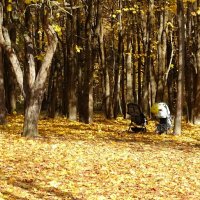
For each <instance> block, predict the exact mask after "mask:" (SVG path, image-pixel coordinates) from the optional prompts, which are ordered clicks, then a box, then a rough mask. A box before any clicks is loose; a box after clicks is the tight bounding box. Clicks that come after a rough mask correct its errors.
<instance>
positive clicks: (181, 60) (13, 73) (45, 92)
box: [0, 0, 200, 136]
mask: <svg viewBox="0 0 200 200" xmlns="http://www.w3.org/2000/svg"><path fill="white" fill-rule="evenodd" d="M199 4H200V3H199V0H190V1H189V0H188V1H186V0H184V1H183V0H177V1H173V0H171V1H164V0H163V1H162V0H161V1H153V0H149V1H134V0H133V1H129V0H118V1H109V0H105V1H100V0H90V1H87V0H85V1H84V0H82V1H80V0H75V1H50V0H46V1H39V0H32V1H31V0H25V1H20V0H18V1H12V0H5V1H2V3H1V28H0V30H1V40H0V43H1V59H0V61H1V62H0V66H1V68H0V69H1V90H0V91H1V92H0V94H1V103H0V105H1V110H2V111H1V113H2V114H1V115H2V118H4V116H5V113H6V110H7V111H8V113H13V112H14V111H16V110H17V109H18V105H22V106H23V105H24V115H25V121H24V128H23V135H24V136H28V135H29V136H31V135H32V136H34V135H37V134H38V130H37V129H38V128H37V124H38V119H39V113H40V111H41V110H42V111H45V112H46V113H47V115H48V116H49V117H54V116H55V115H56V113H60V114H63V115H64V116H67V118H68V119H70V120H79V121H81V122H85V123H91V122H92V120H93V113H94V110H101V111H102V110H103V112H104V114H105V116H106V118H108V119H111V118H116V117H117V116H118V114H119V113H121V114H123V116H124V117H125V118H126V105H127V103H128V102H135V103H138V104H139V105H140V106H141V107H142V109H143V111H144V112H145V113H146V115H148V116H149V117H151V113H150V108H151V106H152V104H153V103H154V102H159V101H164V102H166V103H167V104H168V105H169V107H170V110H171V111H172V113H173V114H174V115H175V126H174V133H175V134H179V133H181V118H182V116H186V118H187V120H188V121H189V122H192V123H194V124H199V121H200V120H199V119H200V106H199V103H198V102H199V101H200V99H199V98H200V89H199V87H200V84H199V82H200V75H199V69H200V61H199V59H200V53H199V52H200V48H199V46H200V29H199V18H200V8H199ZM182 111H183V112H182ZM2 121H4V120H2Z"/></svg>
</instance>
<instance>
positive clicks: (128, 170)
mask: <svg viewBox="0 0 200 200" xmlns="http://www.w3.org/2000/svg"><path fill="white" fill-rule="evenodd" d="M128 124H129V121H128V120H123V119H122V118H118V119H117V120H111V121H108V120H105V119H103V117H100V116H96V118H95V122H94V123H92V124H91V125H86V124H82V123H78V122H70V121H68V120H67V119H65V118H61V117H58V118H55V119H45V118H41V119H40V122H39V130H40V134H41V136H42V137H40V138H37V139H26V138H22V137H21V136H20V133H21V131H22V126H23V116H20V115H15V116H10V117H8V123H7V124H6V125H4V126H1V127H0V200H4V199H5V200H43V199H44V200H65V199H66V200H67V199H69V200H107V199H108V200H128V199H141V200H143V199H155V200H161V199H164V200H165V199H166V200H168V199H169V200H172V199H176V200H177V199H180V200H184V199H185V200H188V199H190V200H191V199H194V200H197V199H199V197H200V127H197V126H193V125H191V124H186V123H183V134H182V135H181V136H173V135H172V134H168V135H166V134H164V135H158V134H155V133H154V129H155V122H153V121H150V122H149V124H148V126H147V133H145V134H144V133H143V134H141V133H137V134H133V133H129V132H128V131H126V130H127V129H128Z"/></svg>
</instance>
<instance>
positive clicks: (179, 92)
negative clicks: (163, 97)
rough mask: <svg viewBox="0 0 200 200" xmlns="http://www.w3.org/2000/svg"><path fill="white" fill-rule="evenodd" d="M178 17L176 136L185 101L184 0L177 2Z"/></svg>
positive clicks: (179, 127) (179, 129)
mask: <svg viewBox="0 0 200 200" xmlns="http://www.w3.org/2000/svg"><path fill="white" fill-rule="evenodd" d="M177 16H178V28H179V29H178V47H179V48H178V49H179V54H178V82H177V102H176V116H175V120H174V130H173V132H174V134H177V135H178V134H181V119H182V100H183V70H184V66H185V44H184V43H185V37H184V33H185V31H184V26H185V23H184V7H183V0H177Z"/></svg>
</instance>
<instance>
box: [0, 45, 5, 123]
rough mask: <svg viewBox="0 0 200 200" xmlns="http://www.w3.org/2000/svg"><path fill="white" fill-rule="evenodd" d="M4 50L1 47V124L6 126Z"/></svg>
mask: <svg viewBox="0 0 200 200" xmlns="http://www.w3.org/2000/svg"><path fill="white" fill-rule="evenodd" d="M2 54H3V52H2V48H1V47H0V124H5V122H6V120H5V118H6V106H5V90H4V70H3V57H2Z"/></svg>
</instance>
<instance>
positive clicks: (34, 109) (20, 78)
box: [0, 4, 57, 137]
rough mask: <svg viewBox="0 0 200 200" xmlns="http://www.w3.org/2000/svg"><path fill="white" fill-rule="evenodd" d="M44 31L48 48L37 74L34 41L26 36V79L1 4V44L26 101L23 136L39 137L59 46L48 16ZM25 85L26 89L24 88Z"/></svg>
mask: <svg viewBox="0 0 200 200" xmlns="http://www.w3.org/2000/svg"><path fill="white" fill-rule="evenodd" d="M45 17H46V20H45V24H44V31H45V33H46V36H47V47H46V54H45V56H44V60H43V61H42V64H41V67H40V69H39V71H38V73H36V68H35V61H34V52H33V51H34V48H33V44H32V40H31V38H30V36H29V35H28V34H25V35H24V38H25V41H26V48H27V49H26V52H27V61H28V63H26V65H27V70H26V73H27V74H26V77H28V79H27V81H25V79H24V75H23V72H22V69H21V64H20V62H19V60H18V57H17V55H16V53H15V50H14V49H13V47H12V44H11V40H10V36H9V34H8V30H7V29H6V27H4V26H3V6H2V4H0V44H1V46H2V47H3V48H4V50H5V51H6V53H7V55H8V57H9V59H10V62H11V64H12V68H13V71H14V73H15V76H16V79H17V82H18V84H19V87H20V89H21V92H22V94H23V96H24V99H25V116H24V127H23V133H22V135H23V136H30V137H34V136H37V135H38V127H37V125H38V119H39V113H40V109H41V104H42V100H43V95H44V91H45V83H46V79H47V75H48V72H49V69H50V65H51V61H52V58H53V55H54V52H55V50H56V46H57V36H56V33H55V31H54V30H53V28H52V27H51V26H50V25H49V22H48V20H47V18H48V15H46V16H45ZM24 85H25V87H24Z"/></svg>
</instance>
